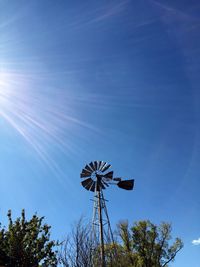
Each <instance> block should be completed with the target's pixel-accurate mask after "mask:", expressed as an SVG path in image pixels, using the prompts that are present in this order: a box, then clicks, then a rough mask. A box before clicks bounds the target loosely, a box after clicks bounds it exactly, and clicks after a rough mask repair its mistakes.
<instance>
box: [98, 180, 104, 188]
mask: <svg viewBox="0 0 200 267" xmlns="http://www.w3.org/2000/svg"><path fill="white" fill-rule="evenodd" d="M97 183H98V186H99V188H102V189H106V188H105V186H104V185H103V183H102V181H101V180H99V181H98V182H97Z"/></svg>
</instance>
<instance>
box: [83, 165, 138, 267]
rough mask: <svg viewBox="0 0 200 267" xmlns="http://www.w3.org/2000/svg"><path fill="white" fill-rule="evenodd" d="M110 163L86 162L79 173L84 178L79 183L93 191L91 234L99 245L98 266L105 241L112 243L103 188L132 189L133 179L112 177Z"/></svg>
mask: <svg viewBox="0 0 200 267" xmlns="http://www.w3.org/2000/svg"><path fill="white" fill-rule="evenodd" d="M110 167H111V165H110V164H108V163H107V162H104V161H93V162H90V163H89V164H86V165H85V167H84V169H82V172H81V174H80V176H81V178H82V179H84V180H83V181H82V182H81V184H82V186H83V187H84V188H85V189H87V190H88V191H92V192H94V206H93V219H92V232H91V236H92V239H93V244H95V245H94V246H95V247H100V262H99V266H101V267H105V247H104V244H105V242H106V243H114V240H113V234H112V230H111V226H110V220H109V216H108V212H107V208H106V200H105V198H104V195H103V190H105V189H106V188H108V187H109V186H110V185H112V186H113V185H115V186H118V187H119V188H122V189H125V190H132V189H133V186H134V180H133V179H131V180H122V178H120V177H113V171H111V170H110Z"/></svg>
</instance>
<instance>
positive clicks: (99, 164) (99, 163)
mask: <svg viewBox="0 0 200 267" xmlns="http://www.w3.org/2000/svg"><path fill="white" fill-rule="evenodd" d="M102 162H103V161H101V160H99V161H97V163H98V166H97V170H100V168H101V163H102Z"/></svg>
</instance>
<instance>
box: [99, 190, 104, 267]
mask: <svg viewBox="0 0 200 267" xmlns="http://www.w3.org/2000/svg"><path fill="white" fill-rule="evenodd" d="M97 196H98V213H99V234H100V242H101V244H100V246H101V247H100V250H101V267H105V250H104V236H103V222H102V199H101V193H100V191H98V194H97Z"/></svg>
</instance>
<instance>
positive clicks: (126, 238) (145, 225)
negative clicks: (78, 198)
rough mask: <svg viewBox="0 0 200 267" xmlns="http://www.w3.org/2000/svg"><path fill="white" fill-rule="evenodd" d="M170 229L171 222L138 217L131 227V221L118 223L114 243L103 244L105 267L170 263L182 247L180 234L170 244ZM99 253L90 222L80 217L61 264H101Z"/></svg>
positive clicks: (72, 266)
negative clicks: (138, 219)
mask: <svg viewBox="0 0 200 267" xmlns="http://www.w3.org/2000/svg"><path fill="white" fill-rule="evenodd" d="M171 231H172V229H171V225H170V224H168V223H162V224H160V226H156V225H155V224H153V223H151V222H150V221H139V222H137V223H134V224H133V226H132V227H129V225H128V222H121V223H119V224H118V231H117V232H116V237H115V239H116V240H115V241H114V243H111V244H110V243H106V242H105V244H104V245H105V247H104V250H105V261H106V267H167V265H168V263H170V262H172V261H173V260H174V259H175V257H176V254H177V253H178V251H179V250H180V249H181V248H182V247H183V243H182V241H181V240H180V239H179V238H176V239H175V242H173V243H172V244H171V242H170V241H171ZM94 248H95V249H94ZM99 255H100V247H99V246H96V247H95V246H94V243H92V240H91V239H90V228H89V226H88V224H86V225H84V223H83V220H82V219H81V220H79V222H78V223H77V224H76V225H74V227H73V229H72V232H71V233H70V234H69V235H68V237H67V239H66V240H65V241H64V242H63V246H62V251H61V253H60V262H61V263H62V266H64V267H86V266H87V267H91V266H92V267H99V266H100V264H99Z"/></svg>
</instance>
